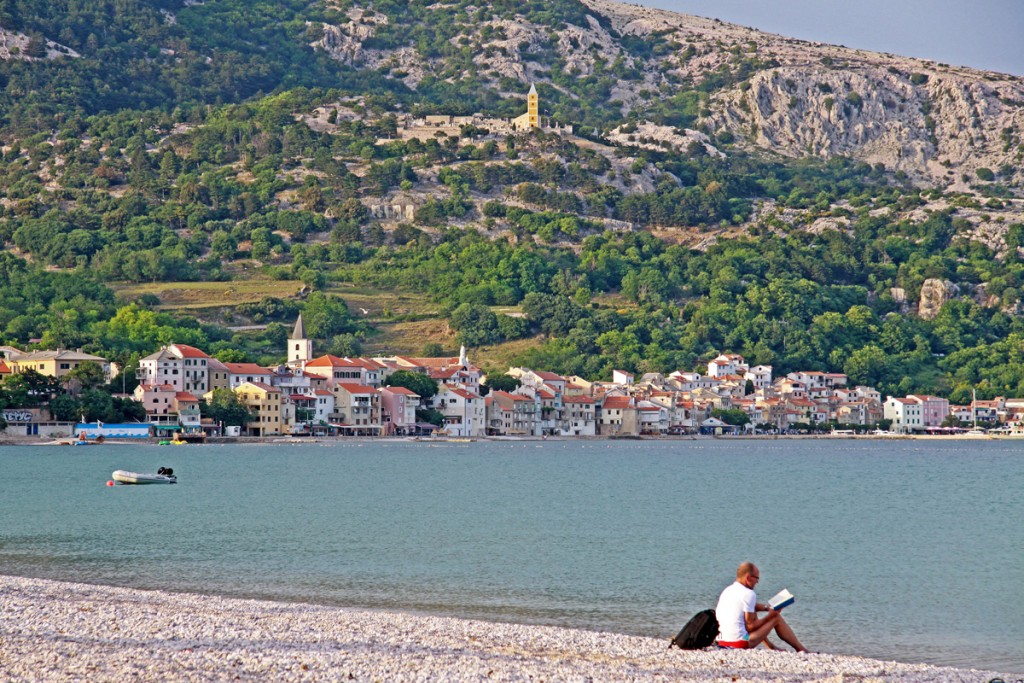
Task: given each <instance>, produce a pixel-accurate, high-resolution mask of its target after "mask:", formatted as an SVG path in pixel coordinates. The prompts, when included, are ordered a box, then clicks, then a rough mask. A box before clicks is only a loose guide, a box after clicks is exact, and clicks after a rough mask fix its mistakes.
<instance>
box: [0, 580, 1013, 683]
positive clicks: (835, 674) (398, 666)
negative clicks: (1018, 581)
mask: <svg viewBox="0 0 1024 683" xmlns="http://www.w3.org/2000/svg"><path fill="white" fill-rule="evenodd" d="M671 635H673V634H668V635H667V636H666V639H665V640H661V639H654V638H640V637H636V636H627V635H621V634H615V633H598V632H593V631H582V630H573V629H565V628H555V627H547V626H526V625H520V624H506V623H491V622H484V621H471V620H464V619H455V618H446V617H432V616H420V615H412V614H403V613H396V612H383V611H364V610H353V609H343V608H336V607H326V606H317V605H306V604H293V603H280V602H268V601H259V600H239V599H230V598H220V597H211V596H204V595H192V594H181V593H168V592H162V591H143V590H134V589H127V588H116V587H109V586H93V585H85V584H76V583H62V582H56V581H47V580H40V579H26V578H16V577H8V576H0V679H2V680H4V681H128V680H135V681H229V680H238V681H268V680H274V681H342V680H355V681H722V682H729V683H733V682H736V681H834V682H836V683H842V682H843V681H865V682H866V681H910V682H918V681H920V682H926V681H927V682H931V681H934V682H936V683H938V682H965V683H966V682H971V683H985V682H987V681H989V680H990V679H992V678H996V677H1000V674H998V673H996V672H986V671H976V670H965V669H953V668H944V667H935V666H929V665H924V664H905V663H896V662H882V661H876V660H871V659H865V658H860V657H849V656H837V655H829V654H796V653H785V652H771V651H768V650H764V649H758V650H752V651H746V652H740V651H719V650H704V651H697V652H683V651H680V650H677V649H672V650H669V649H667V638H668V637H670V636H671ZM1001 677H1002V678H1004V679H1006V680H1014V677H1013V676H1011V675H1008V674H1003V675H1002V676H1001Z"/></svg>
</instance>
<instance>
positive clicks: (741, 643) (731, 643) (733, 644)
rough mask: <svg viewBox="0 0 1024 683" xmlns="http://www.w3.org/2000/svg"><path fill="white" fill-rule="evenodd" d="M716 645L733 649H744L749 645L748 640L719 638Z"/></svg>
mask: <svg viewBox="0 0 1024 683" xmlns="http://www.w3.org/2000/svg"><path fill="white" fill-rule="evenodd" d="M717 645H718V647H727V648H731V649H733V650H746V649H748V648H749V647H750V641H749V640H719V641H718V642H717Z"/></svg>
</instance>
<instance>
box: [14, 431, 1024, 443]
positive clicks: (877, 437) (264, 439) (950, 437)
mask: <svg viewBox="0 0 1024 683" xmlns="http://www.w3.org/2000/svg"><path fill="white" fill-rule="evenodd" d="M786 439H800V440H807V439H812V440H828V441H835V440H854V441H904V440H906V441H911V440H922V441H1016V440H1024V434H736V435H714V434H687V435H678V436H676V435H648V434H645V435H642V436H633V435H629V436H618V435H614V434H612V435H598V436H469V437H419V436H336V437H330V436H288V435H281V436H218V437H212V438H208V439H207V440H206V441H205V442H202V443H189V444H187V445H188V446H213V445H224V444H309V443H320V444H332V443H338V444H343V443H383V442H394V443H425V444H431V443H435V444H452V443H473V442H477V441H482V442H491V443H517V442H531V441H551V442H560V441H583V442H594V441H596V442H604V441H608V442H616V441H711V440H720V441H778V440H786ZM158 441H159V440H158V439H156V438H148V439H117V438H109V439H105V440H104V441H103V442H102V444H98V443H94V442H89V443H88V444H85V445H89V446H94V445H103V444H106V445H112V446H113V445H121V446H123V445H135V446H156V445H158ZM70 445H72V444H71V443H69V439H53V438H52V437H40V436H25V435H20V434H3V433H0V446H70Z"/></svg>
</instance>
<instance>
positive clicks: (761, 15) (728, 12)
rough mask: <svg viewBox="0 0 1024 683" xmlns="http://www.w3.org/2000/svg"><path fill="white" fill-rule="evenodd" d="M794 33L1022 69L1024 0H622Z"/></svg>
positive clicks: (965, 63)
mask: <svg viewBox="0 0 1024 683" xmlns="http://www.w3.org/2000/svg"><path fill="white" fill-rule="evenodd" d="M620 1H625V2H629V3H631V4H640V5H646V6H648V7H659V8H661V9H667V10H672V11H674V12H682V13H684V14H696V15H698V16H702V17H710V18H714V19H721V20H723V21H728V22H730V23H734V24H740V25H742V26H749V27H751V28H756V29H760V30H762V31H767V32H769V33H778V34H781V35H784V36H788V37H791V38H801V39H803V40H815V41H819V42H822V43H831V44H834V45H845V46H846V47H850V48H859V49H862V50H873V51H875V52H891V53H893V54H898V55H902V56H905V57H921V58H924V59H931V60H934V61H936V62H942V63H945V64H951V65H954V66H969V67H973V68H976V69H985V70H991V71H999V72H1001V73H1008V74H1014V75H1017V76H1024V0H620Z"/></svg>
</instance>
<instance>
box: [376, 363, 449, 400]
mask: <svg viewBox="0 0 1024 683" xmlns="http://www.w3.org/2000/svg"><path fill="white" fill-rule="evenodd" d="M384 385H385V386H389V387H405V388H406V389H408V390H409V391H412V392H414V393H415V394H416V395H417V396H419V397H420V398H421V399H422V400H424V401H428V400H430V399H431V398H433V397H434V396H435V395H436V394H437V380H435V379H432V378H430V377H428V376H427V375H424V374H423V373H421V372H412V371H410V370H395V371H394V372H392V373H391V374H390V375H389V376H388V378H387V379H386V380H384Z"/></svg>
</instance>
